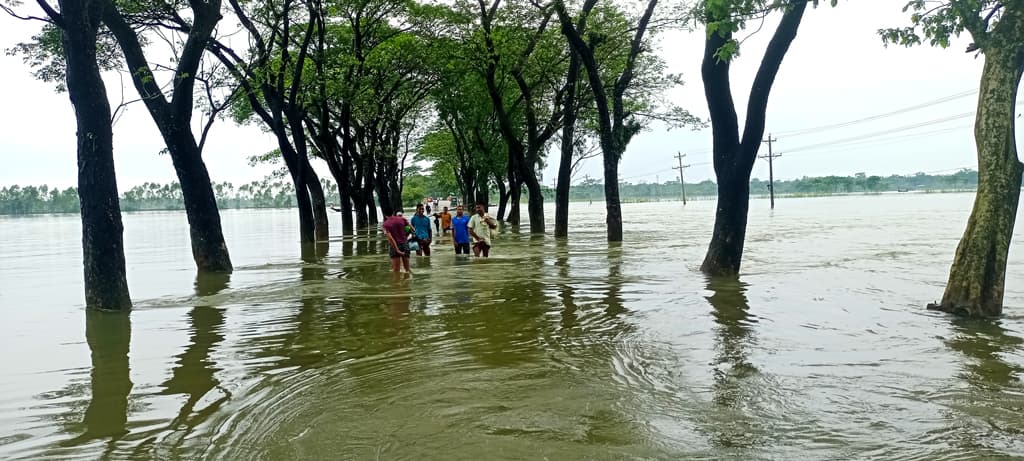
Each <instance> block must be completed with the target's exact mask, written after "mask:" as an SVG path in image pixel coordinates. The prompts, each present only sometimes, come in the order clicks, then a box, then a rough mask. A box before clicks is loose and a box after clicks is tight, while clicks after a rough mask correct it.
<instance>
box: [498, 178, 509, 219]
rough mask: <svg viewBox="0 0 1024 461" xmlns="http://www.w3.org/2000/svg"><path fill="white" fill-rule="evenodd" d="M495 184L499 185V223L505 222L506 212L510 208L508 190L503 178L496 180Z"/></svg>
mask: <svg viewBox="0 0 1024 461" xmlns="http://www.w3.org/2000/svg"><path fill="white" fill-rule="evenodd" d="M495 182H496V183H498V221H504V220H505V211H506V210H507V208H508V197H509V193H508V189H507V188H506V187H505V181H502V180H501V178H495Z"/></svg>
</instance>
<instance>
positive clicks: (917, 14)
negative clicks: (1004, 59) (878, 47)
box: [878, 0, 1020, 49]
mask: <svg viewBox="0 0 1024 461" xmlns="http://www.w3.org/2000/svg"><path fill="white" fill-rule="evenodd" d="M1004 6H1005V9H1004ZM1011 8H1013V9H1018V8H1020V6H1019V5H1017V4H1013V3H1011V2H1007V1H1004V0H945V1H940V2H933V1H926V0H913V1H910V2H909V3H907V4H906V6H904V7H903V12H908V11H911V12H912V14H911V15H910V23H911V25H910V26H907V27H900V28H889V29H880V30H879V31H878V33H879V34H880V35H881V36H882V41H883V43H885V44H886V45H889V44H895V45H902V46H914V45H920V44H923V43H925V41H927V43H928V44H930V45H932V46H939V47H942V48H947V47H949V44H950V39H952V38H955V37H959V36H960V35H961V34H962V33H963V32H964V31H967V32H969V33H970V34H971V35H972V37H973V39H974V47H976V48H980V49H984V48H986V47H989V46H1002V45H1000V44H998V43H994V42H993V41H994V40H997V39H998V36H995V35H993V34H991V32H992V31H993V30H994V28H995V27H996V25H997V24H998V22H999V19H1000V18H1001V16H1002V15H1003V14H1006V11H1007V10H1009V9H1011ZM1005 45H1006V46H1019V45H1020V43H1009V44H1005Z"/></svg>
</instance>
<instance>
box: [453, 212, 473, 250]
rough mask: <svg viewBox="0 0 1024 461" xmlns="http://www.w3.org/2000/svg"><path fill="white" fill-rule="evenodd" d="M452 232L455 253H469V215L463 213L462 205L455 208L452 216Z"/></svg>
mask: <svg viewBox="0 0 1024 461" xmlns="http://www.w3.org/2000/svg"><path fill="white" fill-rule="evenodd" d="M452 234H453V236H454V239H453V240H454V241H455V254H457V255H460V254H464V255H467V256H468V255H469V216H466V215H465V214H463V209H462V205H459V207H458V208H456V209H455V217H454V218H452Z"/></svg>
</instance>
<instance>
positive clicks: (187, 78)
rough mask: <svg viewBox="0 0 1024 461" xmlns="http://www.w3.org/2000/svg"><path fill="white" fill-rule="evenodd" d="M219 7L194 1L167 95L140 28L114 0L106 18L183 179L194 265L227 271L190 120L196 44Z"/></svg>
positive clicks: (217, 220) (197, 53)
mask: <svg viewBox="0 0 1024 461" xmlns="http://www.w3.org/2000/svg"><path fill="white" fill-rule="evenodd" d="M200 5H202V6H200ZM207 8H209V9H207ZM219 10H220V2H219V1H215V2H212V3H197V4H194V5H193V11H192V13H193V16H194V21H193V22H194V24H193V28H192V29H190V30H189V37H188V40H187V42H186V44H185V46H184V47H183V49H182V50H181V55H180V56H178V58H179V59H178V61H177V62H178V65H179V67H178V69H177V72H178V73H179V74H180V77H179V78H176V79H175V88H174V94H173V95H172V97H171V100H170V101H167V99H166V98H165V97H164V95H163V93H162V92H163V89H161V88H159V86H158V85H157V84H156V82H155V80H154V79H153V76H152V74H151V73H150V69H149V67H148V66H149V64H148V62H147V60H146V57H145V55H144V53H143V49H142V44H141V43H140V40H139V37H138V35H137V33H138V32H136V31H135V30H133V29H132V28H131V27H130V26H129V24H127V22H126V21H125V20H124V17H123V16H121V14H120V12H118V11H117V9H116V6H115V2H113V1H111V2H108V3H107V9H106V10H105V11H104V13H105V14H104V21H105V23H106V24H107V26H108V28H109V29H110V31H111V32H112V33H113V34H114V36H115V37H116V38H117V41H118V44H119V45H120V48H121V50H122V52H123V54H124V56H125V61H126V63H127V65H128V67H129V68H130V69H132V82H133V83H134V85H135V88H136V90H137V91H138V92H139V95H141V96H142V100H143V101H144V102H145V104H146V109H147V110H148V111H149V113H150V116H151V117H152V119H153V121H154V122H155V123H156V125H157V128H158V129H159V130H160V135H161V137H162V138H163V140H164V144H165V145H166V146H167V150H168V152H169V153H170V156H171V160H172V162H173V164H174V171H175V173H176V174H177V176H178V181H179V183H180V184H181V192H182V196H183V198H184V204H185V212H186V215H187V217H188V224H189V235H190V237H191V240H192V257H193V259H194V260H195V262H196V267H197V268H198V269H199V271H200V272H222V273H227V272H231V270H232V266H231V257H230V256H229V255H228V247H227V244H226V243H225V242H224V232H223V230H222V229H221V223H220V212H219V211H218V209H217V197H216V195H215V194H214V192H213V185H212V184H211V181H210V173H209V171H208V170H207V169H206V164H205V163H204V162H203V156H202V150H201V149H200V147H199V144H198V143H197V142H196V137H195V134H194V133H193V131H192V125H191V124H192V110H193V106H194V104H193V96H194V95H193V89H194V88H193V87H194V84H195V75H191V74H194V73H195V72H196V71H197V69H198V66H199V62H200V60H201V57H202V54H203V48H202V45H199V44H200V43H205V42H206V41H207V40H209V38H210V36H211V34H212V33H213V30H214V29H215V27H216V24H217V22H218V21H219V20H220V13H219ZM193 69H195V70H193Z"/></svg>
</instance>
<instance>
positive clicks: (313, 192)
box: [302, 159, 331, 243]
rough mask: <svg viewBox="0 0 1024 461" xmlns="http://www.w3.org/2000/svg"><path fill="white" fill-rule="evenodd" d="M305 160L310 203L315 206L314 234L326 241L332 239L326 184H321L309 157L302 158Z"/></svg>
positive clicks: (322, 241)
mask: <svg viewBox="0 0 1024 461" xmlns="http://www.w3.org/2000/svg"><path fill="white" fill-rule="evenodd" d="M302 161H304V162H305V165H304V168H305V169H306V175H305V176H306V184H307V185H308V187H309V198H310V203H311V205H312V207H313V227H314V236H315V238H316V241H317V242H320V243H326V242H328V241H329V240H330V239H331V236H330V223H329V222H328V220H327V200H326V199H325V198H324V186H323V184H320V177H319V176H317V174H316V172H315V171H313V166H312V165H310V164H309V159H302Z"/></svg>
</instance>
